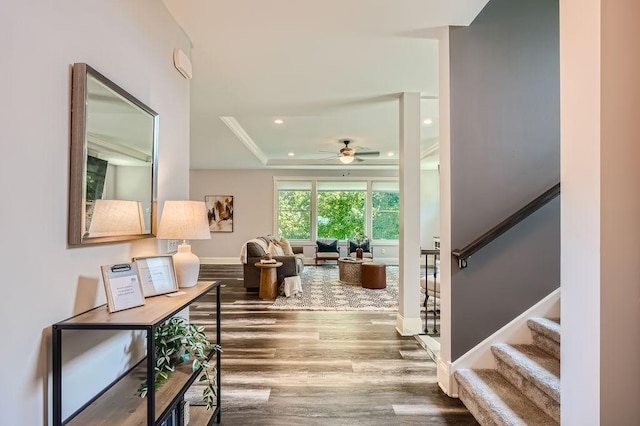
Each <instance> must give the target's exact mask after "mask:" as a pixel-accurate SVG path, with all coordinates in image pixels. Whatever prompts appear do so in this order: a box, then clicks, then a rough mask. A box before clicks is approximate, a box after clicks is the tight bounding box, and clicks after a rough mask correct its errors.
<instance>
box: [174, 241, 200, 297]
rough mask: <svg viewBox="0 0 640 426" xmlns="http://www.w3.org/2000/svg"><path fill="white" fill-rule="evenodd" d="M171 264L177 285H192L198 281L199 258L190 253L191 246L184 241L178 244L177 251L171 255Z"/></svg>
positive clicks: (183, 286)
mask: <svg viewBox="0 0 640 426" xmlns="http://www.w3.org/2000/svg"><path fill="white" fill-rule="evenodd" d="M173 266H174V267H175V269H176V278H177V279H178V286H179V287H182V288H185V287H193V286H194V285H196V284H197V283H198V274H199V273H200V259H199V258H198V256H196V255H195V254H193V253H191V246H190V245H189V244H187V243H186V242H183V243H182V244H180V245H179V246H178V252H177V253H176V254H174V255H173Z"/></svg>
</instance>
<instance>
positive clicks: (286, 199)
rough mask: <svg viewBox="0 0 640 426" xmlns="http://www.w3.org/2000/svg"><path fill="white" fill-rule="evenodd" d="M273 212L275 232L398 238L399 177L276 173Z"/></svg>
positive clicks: (312, 237)
mask: <svg viewBox="0 0 640 426" xmlns="http://www.w3.org/2000/svg"><path fill="white" fill-rule="evenodd" d="M276 214H277V217H276V227H277V235H278V236H279V237H280V238H283V237H284V238H287V239H290V240H304V241H314V240H315V239H316V238H331V239H334V238H335V239H338V240H343V241H346V240H349V239H352V238H356V237H358V236H360V235H366V236H368V237H369V238H370V239H372V240H377V241H380V240H386V241H397V240H398V238H399V236H400V226H399V223H400V196H399V189H398V182H397V181H396V180H379V181H372V180H361V181H350V180H347V181H328V180H317V181H316V180H311V179H310V180H306V181H286V180H278V179H276Z"/></svg>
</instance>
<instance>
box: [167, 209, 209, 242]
mask: <svg viewBox="0 0 640 426" xmlns="http://www.w3.org/2000/svg"><path fill="white" fill-rule="evenodd" d="M157 237H158V238H160V239H163V240H207V239H210V238H211V231H209V220H208V218H207V206H206V205H205V204H204V201H165V202H164V208H163V209H162V216H161V217H160V225H159V226H158V235H157Z"/></svg>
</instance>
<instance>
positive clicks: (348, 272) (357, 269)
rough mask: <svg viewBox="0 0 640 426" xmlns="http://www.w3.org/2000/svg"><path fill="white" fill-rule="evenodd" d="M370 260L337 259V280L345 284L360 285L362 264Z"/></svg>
mask: <svg viewBox="0 0 640 426" xmlns="http://www.w3.org/2000/svg"><path fill="white" fill-rule="evenodd" d="M370 261H371V260H370V259H338V273H339V277H340V278H339V280H340V282H342V283H345V284H357V285H361V284H362V264H363V263H366V262H370Z"/></svg>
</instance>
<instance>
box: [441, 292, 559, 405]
mask: <svg viewBox="0 0 640 426" xmlns="http://www.w3.org/2000/svg"><path fill="white" fill-rule="evenodd" d="M534 317H543V318H560V288H557V289H556V290H554V291H553V292H551V293H550V294H549V295H548V296H546V297H545V298H544V299H542V300H541V301H540V302H538V303H536V304H535V305H533V306H532V307H531V308H529V309H527V310H526V311H524V312H523V313H522V314H520V315H518V316H517V317H516V318H515V319H513V320H512V321H511V322H509V323H507V324H506V325H505V326H504V327H502V328H501V329H499V330H498V331H496V332H495V333H493V334H492V335H491V336H489V337H487V338H486V339H484V340H483V341H482V342H480V343H478V344H477V345H476V346H474V347H473V348H471V350H469V351H468V352H467V353H465V354H464V355H462V356H461V357H460V358H458V359H457V360H455V361H454V362H452V363H444V362H442V361H441V360H440V359H438V385H439V386H440V388H441V389H442V390H443V392H445V393H446V394H447V395H448V396H450V397H453V398H457V397H458V384H457V383H456V381H455V379H454V378H453V373H455V371H456V370H458V369H461V368H492V369H495V368H496V364H495V359H494V357H493V355H492V353H491V345H494V344H496V343H509V344H520V343H524V344H527V343H529V344H530V343H532V342H533V340H532V336H531V332H530V331H529V327H528V326H527V320H528V319H530V318H534Z"/></svg>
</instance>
